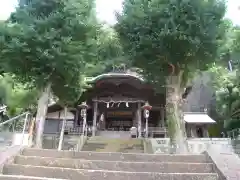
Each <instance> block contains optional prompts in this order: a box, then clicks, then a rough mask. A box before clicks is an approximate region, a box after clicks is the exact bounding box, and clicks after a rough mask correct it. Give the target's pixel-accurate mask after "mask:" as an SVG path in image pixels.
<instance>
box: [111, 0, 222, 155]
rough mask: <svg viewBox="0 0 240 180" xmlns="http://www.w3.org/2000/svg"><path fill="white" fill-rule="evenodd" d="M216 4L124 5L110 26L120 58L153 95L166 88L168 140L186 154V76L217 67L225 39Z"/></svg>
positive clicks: (181, 0)
mask: <svg viewBox="0 0 240 180" xmlns="http://www.w3.org/2000/svg"><path fill="white" fill-rule="evenodd" d="M225 8H226V7H225V2H224V1H221V0H208V1H203V0H194V1H193V0H168V1H166V0H125V1H124V5H123V12H122V13H121V14H118V16H117V19H118V22H117V24H116V26H115V29H116V31H117V32H118V33H119V37H120V42H121V44H122V46H123V50H124V53H125V54H126V55H128V56H129V57H130V60H131V61H132V64H133V65H134V66H136V67H138V68H140V69H142V74H143V76H144V77H145V79H146V80H148V81H149V82H152V84H153V85H154V86H155V87H156V89H157V91H160V90H162V89H164V90H165V88H162V87H163V86H164V87H166V100H167V103H166V104H167V105H166V106H167V108H166V113H167V120H168V128H169V131H171V134H172V135H171V134H170V136H171V139H175V140H177V144H178V146H179V151H181V152H184V151H186V149H187V147H184V146H186V143H185V136H186V132H185V125H184V122H183V113H182V104H183V101H182V98H181V97H182V93H183V91H184V88H185V86H186V83H187V82H188V80H189V78H190V75H191V74H192V73H195V72H196V71H197V70H206V69H207V67H208V66H209V65H210V64H212V63H213V62H215V61H216V57H217V55H218V49H219V46H220V44H221V43H222V39H223V38H224V37H225V33H226V32H225V31H226V28H225V25H226V24H225V23H224V21H223V17H224V15H225Z"/></svg>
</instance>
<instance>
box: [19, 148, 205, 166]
mask: <svg viewBox="0 0 240 180" xmlns="http://www.w3.org/2000/svg"><path fill="white" fill-rule="evenodd" d="M22 155H25V156H40V157H54V158H74V159H77V158H78V159H87V160H105V161H106V160H107V161H134V162H182V163H184V162H189V163H190V162H193V163H205V162H209V160H208V158H207V156H205V155H203V154H197V155H193V154H192V155H170V154H140V153H139V154H137V153H135V154H134V153H109V152H87V151H81V152H75V151H56V150H48V149H24V150H23V151H22Z"/></svg>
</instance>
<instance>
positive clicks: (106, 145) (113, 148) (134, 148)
mask: <svg viewBox="0 0 240 180" xmlns="http://www.w3.org/2000/svg"><path fill="white" fill-rule="evenodd" d="M82 151H95V152H123V153H143V152H144V147H143V140H141V139H120V138H106V137H100V136H96V137H90V138H89V139H88V140H87V142H86V143H85V145H84V146H83V148H82Z"/></svg>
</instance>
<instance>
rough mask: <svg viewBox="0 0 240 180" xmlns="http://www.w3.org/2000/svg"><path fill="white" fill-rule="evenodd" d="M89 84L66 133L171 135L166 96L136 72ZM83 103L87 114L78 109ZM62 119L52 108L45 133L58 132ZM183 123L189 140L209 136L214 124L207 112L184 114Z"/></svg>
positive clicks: (110, 75) (90, 80)
mask: <svg viewBox="0 0 240 180" xmlns="http://www.w3.org/2000/svg"><path fill="white" fill-rule="evenodd" d="M86 81H88V83H91V85H92V86H91V88H89V89H87V91H85V92H84V93H83V94H82V96H81V98H80V100H79V102H78V104H77V105H76V107H73V108H69V112H68V114H67V125H66V127H65V134H79V133H82V132H83V129H85V133H86V134H87V135H88V136H106V137H116V138H128V137H133V136H132V135H133V133H134V132H133V129H135V135H136V136H134V137H139V138H140V137H153V138H155V137H156V138H157V137H158V138H164V137H167V136H168V131H167V123H166V115H165V105H166V96H165V93H164V91H163V93H156V92H155V91H154V88H153V87H152V86H151V85H149V84H147V83H146V82H145V81H144V80H143V79H142V78H141V77H140V76H139V75H138V74H137V73H136V72H134V71H133V70H124V71H114V72H109V73H105V74H101V75H98V76H96V77H92V78H87V79H86ZM83 102H84V103H85V104H86V110H85V111H83V108H82V107H81V106H79V105H80V104H82V103H83ZM146 103H149V104H150V106H151V110H150V112H149V117H148V118H147V119H146V118H145V117H144V109H143V106H144V105H145V104H146ZM63 118H64V117H63V108H62V107H61V106H60V105H58V104H57V103H56V104H54V105H51V106H49V108H48V113H47V117H46V123H45V130H44V133H45V134H51V133H59V132H60V129H61V126H62V125H61V124H62V119H63ZM84 119H85V121H84ZM184 120H185V125H186V132H187V135H188V137H208V127H209V125H210V124H213V123H215V121H214V120H212V119H211V118H210V117H209V116H208V115H207V114H206V113H204V112H202V113H196V112H195V113H185V116H184ZM83 126H84V127H85V128H83Z"/></svg>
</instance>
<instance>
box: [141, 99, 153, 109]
mask: <svg viewBox="0 0 240 180" xmlns="http://www.w3.org/2000/svg"><path fill="white" fill-rule="evenodd" d="M142 109H144V110H148V111H150V110H151V109H152V106H151V105H150V104H149V103H148V101H147V102H146V103H145V104H144V105H143V106H142Z"/></svg>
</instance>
